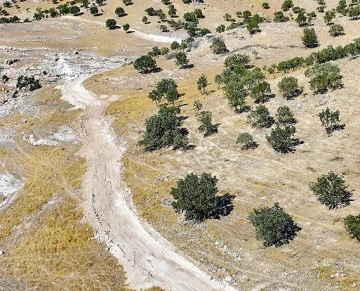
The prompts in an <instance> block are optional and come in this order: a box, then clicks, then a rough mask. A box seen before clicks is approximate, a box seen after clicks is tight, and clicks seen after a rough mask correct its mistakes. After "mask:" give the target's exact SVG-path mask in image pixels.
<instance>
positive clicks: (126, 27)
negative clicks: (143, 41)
mask: <svg viewBox="0 0 360 291" xmlns="http://www.w3.org/2000/svg"><path fill="white" fill-rule="evenodd" d="M122 28H123V30H124V31H125V32H126V33H128V31H129V29H130V25H129V24H128V23H125V24H124V25H123V26H122Z"/></svg>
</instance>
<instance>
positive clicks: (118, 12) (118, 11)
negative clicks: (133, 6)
mask: <svg viewBox="0 0 360 291" xmlns="http://www.w3.org/2000/svg"><path fill="white" fill-rule="evenodd" d="M115 14H116V15H117V16H119V17H122V16H125V15H126V13H125V10H124V8H122V7H117V8H116V9H115Z"/></svg>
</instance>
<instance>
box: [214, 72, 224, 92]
mask: <svg viewBox="0 0 360 291" xmlns="http://www.w3.org/2000/svg"><path fill="white" fill-rule="evenodd" d="M215 83H216V84H218V89H220V86H221V84H222V83H224V78H223V76H222V75H221V74H216V75H215Z"/></svg>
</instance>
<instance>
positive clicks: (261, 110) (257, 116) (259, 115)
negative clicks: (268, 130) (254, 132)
mask: <svg viewBox="0 0 360 291" xmlns="http://www.w3.org/2000/svg"><path fill="white" fill-rule="evenodd" d="M272 122H273V118H272V117H271V116H270V112H269V110H268V109H267V108H266V107H265V106H264V105H258V106H256V108H255V109H253V110H251V112H250V113H249V115H248V117H247V123H249V124H250V125H251V126H252V127H259V128H261V127H269V126H271V124H272Z"/></svg>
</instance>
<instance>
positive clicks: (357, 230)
mask: <svg viewBox="0 0 360 291" xmlns="http://www.w3.org/2000/svg"><path fill="white" fill-rule="evenodd" d="M344 225H345V229H346V230H347V232H348V233H349V234H350V236H351V237H352V238H355V239H357V240H358V241H360V214H359V215H356V216H355V215H348V216H346V217H345V218H344Z"/></svg>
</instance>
